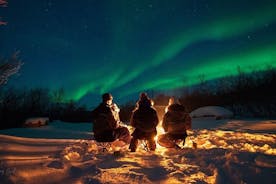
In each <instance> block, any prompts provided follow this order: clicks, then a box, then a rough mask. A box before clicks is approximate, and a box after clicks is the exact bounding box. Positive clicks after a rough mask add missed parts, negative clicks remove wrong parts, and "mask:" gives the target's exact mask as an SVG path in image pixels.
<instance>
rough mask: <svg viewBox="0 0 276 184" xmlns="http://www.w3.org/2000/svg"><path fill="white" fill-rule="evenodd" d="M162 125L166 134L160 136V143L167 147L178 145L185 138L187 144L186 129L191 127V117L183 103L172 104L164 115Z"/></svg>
mask: <svg viewBox="0 0 276 184" xmlns="http://www.w3.org/2000/svg"><path fill="white" fill-rule="evenodd" d="M162 126H163V128H164V130H165V134H163V135H160V136H159V137H158V143H159V144H160V145H161V146H164V147H167V148H171V147H178V145H177V141H178V140H183V145H184V144H185V139H186V137H187V131H186V130H188V129H190V128H191V117H190V115H189V114H188V113H186V111H185V107H184V106H183V105H181V104H177V103H175V104H171V105H170V106H169V107H168V111H167V112H166V113H165V115H164V117H163V123H162Z"/></svg>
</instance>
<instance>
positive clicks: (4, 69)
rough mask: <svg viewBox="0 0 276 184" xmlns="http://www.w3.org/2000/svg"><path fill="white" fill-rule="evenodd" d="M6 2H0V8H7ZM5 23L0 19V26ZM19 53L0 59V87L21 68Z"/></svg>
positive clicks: (0, 0)
mask: <svg viewBox="0 0 276 184" xmlns="http://www.w3.org/2000/svg"><path fill="white" fill-rule="evenodd" d="M7 5H8V1H7V0H0V7H7ZM6 24H7V22H4V21H2V18H1V17H0V26H1V25H6ZM18 54H19V52H18V51H17V52H15V53H14V54H13V55H12V56H11V57H10V58H8V59H4V58H0V86H1V85H3V84H6V83H7V81H8V79H9V77H10V76H12V75H14V74H16V73H18V71H19V69H20V68H21V66H22V64H23V63H22V62H21V60H20V59H19V58H18Z"/></svg>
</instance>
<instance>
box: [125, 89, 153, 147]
mask: <svg viewBox="0 0 276 184" xmlns="http://www.w3.org/2000/svg"><path fill="white" fill-rule="evenodd" d="M130 124H131V126H133V127H134V128H135V130H134V132H133V133H132V139H131V142H130V145H129V149H130V150H131V152H135V151H136V149H137V146H138V140H139V139H140V140H146V141H147V144H148V146H149V149H150V150H152V151H154V150H155V149H156V144H155V140H154V137H155V136H156V134H157V130H156V126H157V124H158V117H157V112H156V110H155V109H154V108H153V107H152V101H151V99H150V98H149V97H148V96H147V94H146V93H141V95H140V99H139V101H138V102H137V104H136V108H135V109H134V110H133V112H132V115H131V119H130Z"/></svg>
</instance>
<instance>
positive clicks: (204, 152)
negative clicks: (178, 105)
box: [0, 119, 276, 184]
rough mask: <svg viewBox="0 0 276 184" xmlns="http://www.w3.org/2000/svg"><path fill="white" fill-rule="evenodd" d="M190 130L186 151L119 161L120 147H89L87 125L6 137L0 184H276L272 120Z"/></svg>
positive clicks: (210, 123) (1, 144)
mask: <svg viewBox="0 0 276 184" xmlns="http://www.w3.org/2000/svg"><path fill="white" fill-rule="evenodd" d="M193 125H194V129H193V130H192V131H189V132H188V134H189V135H190V136H189V138H188V140H187V144H186V145H185V147H184V149H183V150H173V149H166V148H162V147H160V146H158V147H157V150H156V151H155V152H146V151H145V150H143V149H142V146H140V148H139V149H138V151H137V152H135V153H130V152H128V151H127V149H126V148H127V147H123V148H122V150H121V152H120V153H118V152H115V153H118V154H113V152H114V151H116V150H117V149H118V147H113V148H110V151H109V152H103V151H102V147H101V145H100V144H99V143H96V142H95V141H94V140H91V137H92V134H91V131H90V130H91V124H90V123H83V124H69V123H64V122H54V123H50V125H49V126H48V127H39V128H28V129H9V130H1V131H0V181H1V183H86V184H89V183H90V184H92V183H93V184H95V183H96V184H97V183H128V184H129V183H263V184H265V183H271V184H272V183H276V178H275V177H274V176H275V173H276V121H275V120H266V121H264V120H263V121H260V120H246V121H245V120H231V121H229V120H219V121H214V120H211V119H201V120H199V119H197V120H194V123H193ZM255 130H256V131H255ZM26 137H33V138H26ZM37 137H40V138H37ZM193 143H196V144H197V148H195V147H193ZM112 149H113V150H112Z"/></svg>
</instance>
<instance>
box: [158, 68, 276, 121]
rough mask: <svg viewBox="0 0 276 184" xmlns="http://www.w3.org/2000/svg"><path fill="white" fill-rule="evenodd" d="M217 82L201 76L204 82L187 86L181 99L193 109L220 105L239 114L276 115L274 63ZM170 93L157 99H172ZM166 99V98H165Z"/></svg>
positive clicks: (187, 106) (253, 115)
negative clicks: (258, 69)
mask: <svg viewBox="0 0 276 184" xmlns="http://www.w3.org/2000/svg"><path fill="white" fill-rule="evenodd" d="M237 70H238V75H237V76H231V77H224V78H220V79H217V80H214V81H205V80H204V77H202V78H201V81H200V84H199V85H198V86H194V87H193V88H186V89H183V90H182V91H183V94H182V95H181V96H180V98H179V101H180V102H181V103H182V104H183V105H185V106H186V108H187V110H188V111H189V112H191V111H193V110H194V109H196V108H198V107H202V106H210V105H217V106H223V107H226V108H228V109H229V110H231V111H232V112H233V113H234V114H235V115H236V116H240V117H242V116H244V117H268V118H269V117H271V118H272V117H274V118H275V117H276V69H275V68H272V67H270V66H268V67H267V70H265V71H255V72H252V73H250V74H246V73H244V72H243V71H242V70H241V69H240V68H237ZM168 98H169V97H168V96H166V95H164V94H159V95H157V96H156V98H155V102H157V103H158V102H160V101H168ZM164 99H166V100H164Z"/></svg>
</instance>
